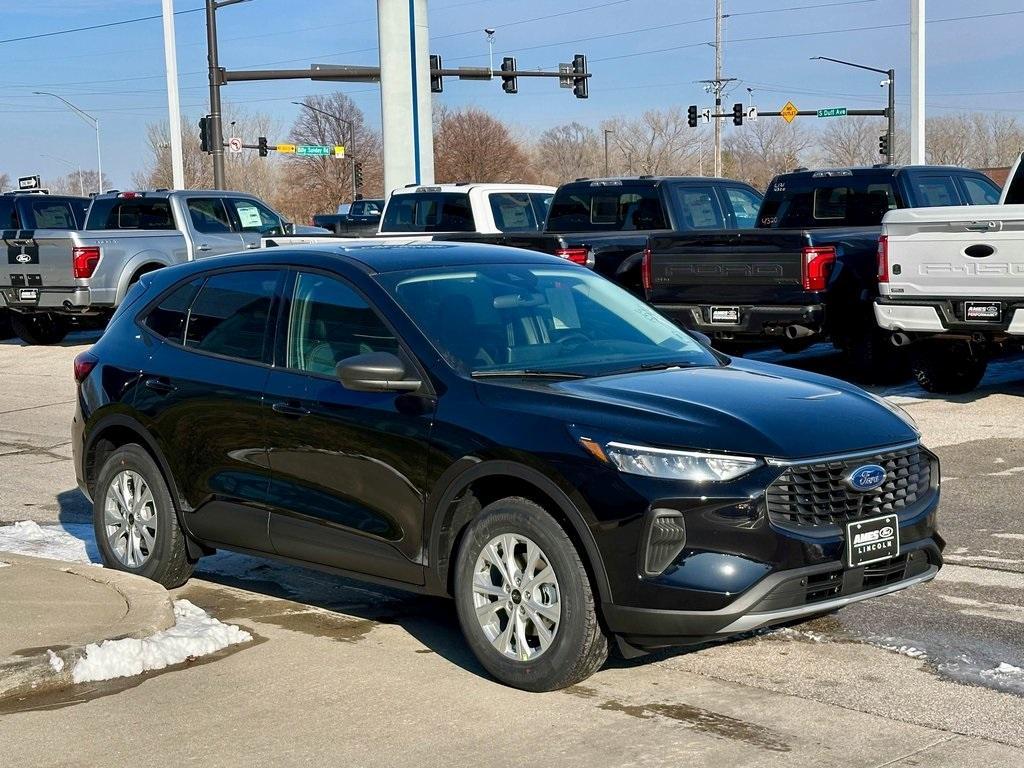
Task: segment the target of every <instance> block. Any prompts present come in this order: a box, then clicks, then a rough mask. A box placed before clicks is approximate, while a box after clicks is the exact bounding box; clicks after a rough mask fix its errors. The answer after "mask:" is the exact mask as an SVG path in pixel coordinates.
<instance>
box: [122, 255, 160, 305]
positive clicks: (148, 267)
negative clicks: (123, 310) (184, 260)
mask: <svg viewBox="0 0 1024 768" xmlns="http://www.w3.org/2000/svg"><path fill="white" fill-rule="evenodd" d="M173 263H174V262H172V261H171V260H170V259H168V258H167V256H166V255H164V254H162V253H160V252H159V251H142V252H141V253H137V254H135V255H134V256H132V257H131V259H129V260H128V261H127V262H126V263H125V265H124V267H122V268H121V274H120V276H119V277H118V279H117V293H116V295H115V298H114V305H115V306H118V305H120V304H121V302H122V301H123V300H124V297H125V296H126V295H127V294H128V289H129V288H130V287H131V286H132V284H133V283H134V282H135V280H136V279H138V278H139V277H141V276H142V275H144V274H146V273H147V272H153V271H154V270H157V269H161V268H162V267H170V266H172V265H173Z"/></svg>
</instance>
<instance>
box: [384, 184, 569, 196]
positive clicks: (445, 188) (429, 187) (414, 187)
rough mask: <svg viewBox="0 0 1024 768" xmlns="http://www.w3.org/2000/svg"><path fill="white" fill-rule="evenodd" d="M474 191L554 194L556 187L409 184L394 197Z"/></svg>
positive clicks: (398, 190)
mask: <svg viewBox="0 0 1024 768" xmlns="http://www.w3.org/2000/svg"><path fill="white" fill-rule="evenodd" d="M474 189H482V190H483V191H485V192H489V191H490V192H494V191H497V192H554V191H555V188H554V187H549V186H547V185H545V184H514V183H511V182H510V183H508V184H500V183H497V182H481V183H479V184H476V183H473V182H456V183H450V182H445V183H443V184H409V185H407V186H405V187H400V188H399V189H396V190H395V191H394V192H392V194H393V195H410V194H416V193H417V192H422V191H429V192H469V191H470V190H474Z"/></svg>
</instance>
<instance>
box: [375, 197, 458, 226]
mask: <svg viewBox="0 0 1024 768" xmlns="http://www.w3.org/2000/svg"><path fill="white" fill-rule="evenodd" d="M380 230H381V232H475V231H476V222H475V221H474V220H473V210H472V208H471V207H470V204H469V195H467V194H466V193H464V192H416V193H414V194H409V195H394V196H392V198H391V201H390V202H389V203H388V205H387V207H386V208H385V209H384V219H383V221H382V223H381V228H380Z"/></svg>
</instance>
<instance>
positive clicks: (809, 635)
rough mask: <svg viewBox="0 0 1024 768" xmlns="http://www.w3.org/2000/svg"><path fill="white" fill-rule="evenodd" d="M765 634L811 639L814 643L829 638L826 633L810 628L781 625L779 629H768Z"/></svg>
mask: <svg viewBox="0 0 1024 768" xmlns="http://www.w3.org/2000/svg"><path fill="white" fill-rule="evenodd" d="M765 634H767V635H771V636H773V637H782V638H786V639H787V640H809V641H811V642H812V643H827V642H828V638H827V637H825V635H822V634H819V633H818V632H813V631H811V630H809V629H794V628H793V627H780V628H778V629H768V630H766V631H765Z"/></svg>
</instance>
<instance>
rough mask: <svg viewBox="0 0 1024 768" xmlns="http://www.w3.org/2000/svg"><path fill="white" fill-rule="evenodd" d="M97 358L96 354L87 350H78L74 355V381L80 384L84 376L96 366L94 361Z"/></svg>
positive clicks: (96, 361)
mask: <svg viewBox="0 0 1024 768" xmlns="http://www.w3.org/2000/svg"><path fill="white" fill-rule="evenodd" d="M98 362H99V360H97V359H96V356H95V355H93V354H90V353H89V352H80V353H79V354H78V355H76V356H75V364H74V365H75V381H76V382H78V383H79V384H81V383H82V382H83V381H85V377H86V376H88V375H89V374H90V373H92V369H93V368H95V367H96V363H98Z"/></svg>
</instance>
